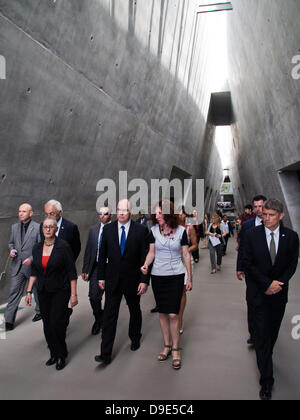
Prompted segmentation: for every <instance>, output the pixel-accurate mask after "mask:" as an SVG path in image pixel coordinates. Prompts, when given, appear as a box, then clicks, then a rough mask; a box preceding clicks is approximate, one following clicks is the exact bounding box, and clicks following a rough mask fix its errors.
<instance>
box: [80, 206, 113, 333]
mask: <svg viewBox="0 0 300 420" xmlns="http://www.w3.org/2000/svg"><path fill="white" fill-rule="evenodd" d="M98 216H99V221H100V223H98V224H97V225H95V226H92V227H91V228H90V230H89V236H88V240H87V244H86V248H85V253H84V259H83V267H82V274H81V277H82V279H83V280H84V281H86V282H89V299H90V304H91V307H92V310H93V315H94V317H95V322H94V325H93V328H92V335H97V334H99V332H100V329H101V322H102V316H103V310H102V307H101V301H102V296H103V293H104V290H102V289H100V287H99V286H98V277H97V264H98V261H99V252H100V246H101V242H102V237H103V228H104V226H105V225H107V224H108V223H111V211H110V209H109V208H108V207H101V208H100V210H99V212H98Z"/></svg>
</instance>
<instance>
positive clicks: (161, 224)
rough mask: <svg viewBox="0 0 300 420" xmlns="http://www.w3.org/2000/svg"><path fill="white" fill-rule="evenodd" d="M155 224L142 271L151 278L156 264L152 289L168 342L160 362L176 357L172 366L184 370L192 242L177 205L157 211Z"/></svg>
mask: <svg viewBox="0 0 300 420" xmlns="http://www.w3.org/2000/svg"><path fill="white" fill-rule="evenodd" d="M152 223H153V227H152V228H151V233H150V239H149V242H150V249H149V253H148V255H147V257H146V260H145V264H144V266H143V267H142V268H141V270H142V272H143V274H147V272H148V269H149V266H150V265H151V264H152V262H153V260H154V263H153V267H152V270H151V281H152V289H153V293H154V297H155V300H156V304H157V306H158V309H159V320H160V327H161V331H162V335H163V339H164V348H163V351H162V352H161V353H160V354H159V355H158V356H157V359H158V361H160V362H163V361H165V360H167V358H168V357H169V356H170V354H171V353H172V356H173V363H172V366H173V368H174V369H180V367H181V355H180V349H179V331H178V314H179V310H180V302H181V297H182V293H183V288H184V287H186V290H191V289H192V275H191V257H190V254H189V250H188V238H187V234H186V230H185V228H184V227H183V226H179V219H178V215H176V214H175V211H174V205H173V203H171V202H169V201H167V200H165V201H163V202H160V203H159V204H158V206H157V207H156V211H155V214H153V215H152ZM182 255H183V258H184V262H185V265H186V268H187V273H188V279H187V283H186V285H184V275H185V267H184V264H183V262H182Z"/></svg>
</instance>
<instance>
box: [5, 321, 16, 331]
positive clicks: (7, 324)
mask: <svg viewBox="0 0 300 420" xmlns="http://www.w3.org/2000/svg"><path fill="white" fill-rule="evenodd" d="M14 328H15V326H14V324H11V323H10V322H6V323H5V331H12V330H13V329H14Z"/></svg>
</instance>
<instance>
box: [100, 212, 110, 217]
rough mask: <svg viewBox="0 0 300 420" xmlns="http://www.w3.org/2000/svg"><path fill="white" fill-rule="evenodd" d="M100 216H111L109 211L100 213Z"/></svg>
mask: <svg viewBox="0 0 300 420" xmlns="http://www.w3.org/2000/svg"><path fill="white" fill-rule="evenodd" d="M98 214H99V216H108V215H109V212H108V211H106V212H104V211H99V213H98Z"/></svg>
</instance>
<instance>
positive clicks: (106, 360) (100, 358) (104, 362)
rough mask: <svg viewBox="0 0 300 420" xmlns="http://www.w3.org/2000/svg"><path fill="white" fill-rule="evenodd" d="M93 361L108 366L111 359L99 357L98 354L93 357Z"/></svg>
mask: <svg viewBox="0 0 300 420" xmlns="http://www.w3.org/2000/svg"><path fill="white" fill-rule="evenodd" d="M95 361H96V362H97V363H101V364H102V365H109V364H110V362H111V358H107V357H106V358H105V357H103V356H101V354H99V355H98V356H95Z"/></svg>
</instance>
